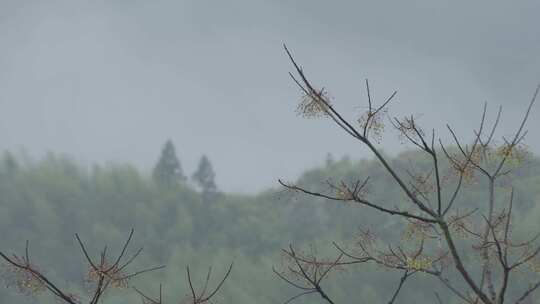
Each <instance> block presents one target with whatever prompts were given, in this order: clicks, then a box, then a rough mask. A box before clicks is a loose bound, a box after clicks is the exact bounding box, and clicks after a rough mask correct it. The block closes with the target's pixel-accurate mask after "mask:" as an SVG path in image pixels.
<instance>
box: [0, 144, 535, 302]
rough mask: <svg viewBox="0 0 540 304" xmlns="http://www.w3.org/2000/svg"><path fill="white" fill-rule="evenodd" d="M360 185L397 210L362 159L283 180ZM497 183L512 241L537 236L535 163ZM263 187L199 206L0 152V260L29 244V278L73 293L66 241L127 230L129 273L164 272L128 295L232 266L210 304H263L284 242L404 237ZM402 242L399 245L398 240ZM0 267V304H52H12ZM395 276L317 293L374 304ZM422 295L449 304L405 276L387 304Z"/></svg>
mask: <svg viewBox="0 0 540 304" xmlns="http://www.w3.org/2000/svg"><path fill="white" fill-rule="evenodd" d="M392 162H393V164H394V165H395V166H396V167H397V168H406V167H407V166H409V165H410V164H411V163H414V164H415V166H417V167H418V168H421V167H422V164H423V162H426V160H425V159H424V158H423V157H422V156H421V155H420V154H419V153H416V152H406V153H402V154H400V155H399V156H398V157H396V158H394V159H393V160H392ZM426 164H427V163H426ZM239 165H240V164H239ZM217 174H218V175H219V172H217ZM366 176H370V177H371V178H370V180H371V184H370V187H369V194H368V195H369V196H370V197H372V198H373V199H374V200H377V201H378V202H383V203H384V204H387V205H388V206H390V207H392V206H395V205H399V206H401V205H402V204H405V203H406V200H405V199H404V197H403V195H402V194H401V193H400V191H399V189H398V188H397V187H396V186H395V184H394V182H393V181H392V179H391V178H390V177H389V176H388V175H387V174H386V173H385V172H384V171H383V170H382V169H381V168H380V165H379V164H378V163H377V162H375V161H374V160H351V159H349V158H343V159H341V160H337V161H332V160H331V159H329V160H328V161H327V162H326V164H324V165H322V166H320V167H318V168H314V169H311V170H308V171H306V172H305V173H304V174H303V175H302V176H301V177H300V178H299V180H298V181H294V182H295V183H297V184H300V185H303V186H305V187H307V188H311V189H318V190H320V191H325V190H327V184H325V180H327V179H332V180H334V181H339V180H355V179H358V178H362V177H366ZM509 178H511V179H512V184H513V185H514V187H515V195H516V196H515V202H514V204H515V213H514V216H515V217H516V218H517V219H518V220H516V222H517V223H520V224H521V226H520V227H521V228H522V229H520V230H518V231H516V233H517V234H518V235H522V236H525V235H531V234H532V233H533V232H536V231H540V223H538V218H540V205H539V204H538V202H539V201H540V187H538V185H539V184H540V159H538V158H536V157H533V156H530V155H529V156H528V157H527V159H526V160H525V162H524V164H523V166H521V167H520V168H516V169H515V170H514V171H513V173H512V176H511V177H509ZM269 186H270V187H269V189H268V190H267V191H264V192H262V193H259V194H257V195H241V194H234V193H220V194H219V195H215V196H212V199H208V196H207V195H203V194H204V193H205V192H204V191H203V190H201V187H196V186H195V185H192V184H191V183H190V182H189V181H187V180H186V179H181V180H179V182H178V183H175V184H173V185H163V184H160V183H157V182H156V181H155V179H153V178H152V174H150V173H148V172H141V171H140V170H138V169H137V168H135V167H133V166H131V165H129V164H106V165H95V166H93V167H91V168H86V167H83V166H80V165H79V164H78V163H76V162H75V161H72V160H70V158H68V157H64V156H59V155H55V154H49V155H48V156H47V157H45V158H43V159H41V160H29V159H28V158H24V157H19V156H16V155H15V156H14V155H12V154H10V153H4V154H3V156H2V159H1V164H0V231H1V232H2V233H1V234H0V244H1V245H0V251H2V252H4V253H12V252H17V253H19V254H21V253H23V252H24V248H25V240H29V244H30V247H29V248H30V253H31V256H32V260H33V262H34V263H35V264H36V265H37V266H38V267H39V269H41V270H43V271H44V272H45V273H47V274H48V275H49V276H50V277H51V278H53V279H54V280H55V281H56V282H57V283H58V285H61V286H65V287H66V289H67V290H70V291H71V292H75V293H84V282H83V281H84V278H85V275H86V271H87V266H88V265H87V264H86V261H85V259H84V257H83V255H82V253H81V252H80V249H79V247H78V246H77V243H76V240H75V237H74V234H75V233H78V234H79V235H80V236H81V238H82V239H83V240H84V241H85V243H86V244H87V247H88V250H89V251H90V252H91V253H92V254H94V255H97V254H98V252H99V250H101V249H102V247H103V246H104V245H108V246H109V250H110V251H111V252H117V251H118V250H120V249H121V246H122V242H123V241H124V240H125V238H126V237H127V235H128V234H129V231H130V229H131V228H134V229H135V234H134V239H133V242H132V244H131V246H130V248H129V250H130V252H134V251H136V249H137V248H138V247H144V250H143V252H142V254H141V255H140V256H139V257H138V259H137V261H136V262H135V263H134V265H133V266H134V269H135V268H137V267H142V268H144V267H149V266H155V265H161V264H164V265H166V269H164V270H159V271H156V272H151V273H148V274H145V275H142V276H140V277H138V278H136V279H134V280H132V281H131V282H130V285H131V286H135V287H137V288H138V289H140V290H143V291H144V292H145V293H147V294H149V295H156V294H157V291H158V288H159V284H160V283H161V284H163V293H164V302H165V303H178V302H179V301H180V300H181V299H182V298H184V297H185V295H186V294H187V293H188V292H189V289H188V287H187V283H186V278H185V267H186V265H189V266H190V269H191V271H192V272H193V273H194V276H195V277H196V278H198V279H201V280H202V279H203V278H204V276H205V274H206V271H207V267H208V266H213V269H214V270H213V271H214V272H215V273H216V275H218V277H219V274H221V273H223V272H225V271H226V270H227V267H228V265H229V264H230V263H231V262H232V261H234V268H233V270H232V273H231V276H230V277H229V279H228V280H227V281H226V282H225V285H224V286H223V289H222V290H221V293H220V294H219V296H218V298H216V301H215V302H216V303H238V304H242V303H246V304H247V303H261V304H265V303H268V304H270V303H282V302H283V301H285V300H286V299H287V298H288V297H290V296H292V295H293V294H294V293H295V292H296V291H295V290H292V289H291V288H290V287H289V286H288V285H287V284H285V283H284V282H283V281H280V280H279V279H278V278H277V277H276V276H275V275H274V274H273V272H272V267H273V266H275V267H276V268H277V269H279V268H280V267H281V262H282V260H281V259H282V257H281V254H280V249H281V248H283V247H287V246H288V245H289V244H291V243H292V244H294V245H295V247H296V248H302V249H304V250H308V251H309V250H318V252H319V254H323V255H324V254H325V253H327V254H328V255H329V256H332V255H333V254H335V249H333V247H332V241H336V242H338V243H341V244H351V243H353V241H354V238H355V235H356V233H357V232H358V228H359V227H360V226H362V227H363V226H366V227H372V228H373V229H374V230H376V231H377V233H379V234H380V235H382V236H383V237H384V236H385V235H386V234H388V235H390V232H395V231H396V230H402V231H404V233H405V231H406V229H405V227H406V224H407V223H406V222H403V220H401V219H399V218H393V217H391V216H387V215H381V214H378V213H376V212H374V211H372V210H368V209H365V208H358V207H357V206H354V205H352V204H347V203H342V202H335V201H325V200H322V199H320V200H314V199H312V198H309V197H306V196H304V195H302V194H300V193H291V192H287V191H284V189H283V188H280V187H278V186H279V185H278V184H277V181H276V184H275V185H269ZM481 186H482V185H480V184H478V183H475V182H471V183H470V184H468V185H467V186H466V188H465V190H464V191H463V196H461V197H459V198H458V201H457V203H456V204H457V206H458V208H459V209H461V210H467V209H468V208H474V206H475V204H476V203H475V202H477V201H479V200H483V199H485V197H486V195H487V194H486V193H485V192H483V191H481V190H482V189H485V188H483V187H481ZM505 187H506V186H505V185H504V184H501V185H499V187H498V188H497V191H507V189H506V188H505ZM403 238H404V240H403V241H404V242H406V241H407V239H406V235H405V234H404V235H403ZM471 258H474V257H471ZM3 266H4V267H3V272H2V274H3V277H4V281H3V283H4V285H9V286H10V287H8V288H3V287H2V289H0V303H54V300H52V298H51V297H50V296H49V295H47V294H46V293H43V294H35V295H29V296H24V295H20V294H19V293H18V289H17V287H16V286H13V284H14V281H13V276H12V274H10V272H9V269H8V268H6V267H5V266H6V265H5V264H3ZM530 275H531V274H526V273H524V274H523V277H522V278H519V277H515V278H514V279H515V280H524V284H526V282H527V278H529V276H530ZM532 275H535V274H534V273H533V274H532ZM218 277H216V280H217V278H218ZM398 277H399V275H398V274H397V273H393V272H390V271H387V270H383V269H382V268H380V267H377V266H375V265H369V264H363V265H358V266H357V267H356V268H354V267H353V268H348V269H347V271H343V272H338V273H337V274H335V275H334V277H332V278H331V280H328V281H327V283H326V284H327V285H326V290H327V292H328V293H330V294H332V296H333V298H334V299H335V300H336V301H337V302H339V303H353V302H354V303H386V302H387V301H388V297H389V291H388V290H389V289H393V288H394V287H395V285H396V284H397V279H398ZM201 280H199V281H201ZM201 282H202V281H201ZM434 291H437V292H438V293H439V294H440V295H443V296H445V295H448V297H447V298H448V299H450V298H451V297H450V295H449V293H448V292H447V291H446V289H445V288H444V287H443V286H441V284H440V283H439V282H437V281H434V280H431V279H430V278H429V277H426V276H423V275H417V276H415V277H414V278H413V279H411V280H410V281H408V282H407V285H406V288H404V290H403V292H402V293H401V294H400V298H401V299H403V301H398V303H419V304H422V303H434V302H435V298H434V293H433V292H434ZM298 301H299V303H319V301H320V298H319V297H318V296H317V295H314V296H312V297H306V298H302V299H299V300H298ZM139 302H140V299H139V297H138V295H137V294H136V293H135V292H134V291H133V290H132V289H115V290H114V291H112V292H111V293H110V294H108V295H107V297H106V298H105V300H104V303H115V304H127V303H139ZM445 303H459V301H458V300H457V299H456V300H455V301H453V302H445ZM536 303H540V301H538V300H537V302H536Z"/></svg>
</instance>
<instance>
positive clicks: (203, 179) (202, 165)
mask: <svg viewBox="0 0 540 304" xmlns="http://www.w3.org/2000/svg"><path fill="white" fill-rule="evenodd" d="M215 177H216V174H215V173H214V169H213V168H212V164H211V163H210V160H209V159H208V157H207V156H206V155H203V156H202V157H201V160H200V161H199V166H198V168H197V171H195V173H193V175H192V177H191V178H192V179H193V180H194V181H195V182H196V183H197V185H198V186H199V187H201V190H202V194H203V199H204V198H209V196H212V195H213V194H216V193H217V186H216V182H215Z"/></svg>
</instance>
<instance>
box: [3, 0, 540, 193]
mask: <svg viewBox="0 0 540 304" xmlns="http://www.w3.org/2000/svg"><path fill="white" fill-rule="evenodd" d="M539 10H540V3H539V2H538V1H534V0H528V1H520V2H519V4H518V3H516V2H510V1H475V2H465V1H428V0H418V1H412V2H411V1H408V2H397V1H396V2H390V1H338V2H332V1H322V0H300V1H292V2H291V1H263V0H249V1H248V0H231V1H213V2H211V1H201V0H196V1H195V0H186V1H166V0H163V1H136V0H133V1H125V0H122V1H72V0H63V1H62V0H57V1H19V0H3V1H0V139H1V140H0V149H2V150H4V149H9V150H12V151H16V150H18V149H22V148H24V149H26V150H27V152H28V153H29V154H30V155H34V156H43V155H44V154H45V153H46V151H54V152H57V153H65V154H68V155H71V156H72V157H74V158H75V159H77V160H78V161H79V162H82V163H85V164H88V165H90V164H93V163H95V162H99V163H105V162H107V161H115V162H128V163H133V164H135V165H137V166H138V167H141V168H145V170H146V171H147V172H149V171H150V170H151V169H152V167H153V165H154V163H155V161H156V160H157V158H158V156H159V152H160V148H161V145H162V144H163V143H164V142H165V140H166V139H168V138H171V139H172V140H173V142H174V143H175V144H176V146H177V151H178V155H179V158H180V159H181V161H182V164H183V166H184V168H185V170H186V172H192V171H194V170H195V167H196V164H197V161H198V159H199V157H200V156H201V155H202V154H203V153H204V154H207V155H208V156H209V158H210V159H211V160H212V162H213V164H214V167H215V169H216V172H217V173H218V174H217V183H218V185H219V186H220V187H221V188H222V189H224V190H226V191H239V192H250V193H255V192H257V191H259V190H262V189H265V188H266V187H269V186H274V185H276V180H277V178H286V179H293V178H295V177H298V176H299V174H301V172H303V170H304V169H306V168H310V167H313V166H314V165H318V164H320V163H321V160H322V159H323V158H324V156H325V155H326V153H327V152H331V153H332V154H334V155H335V156H336V157H338V158H339V157H341V156H342V155H345V154H348V155H351V156H352V157H354V158H360V157H364V156H368V154H367V153H366V150H365V149H364V148H363V147H360V146H359V145H357V144H355V143H354V141H351V140H350V138H348V137H347V136H346V134H344V133H343V132H341V131H340V130H338V129H336V128H334V127H333V126H330V122H329V121H328V120H316V121H304V120H302V119H300V118H298V117H297V116H296V114H295V111H294V110H295V107H296V104H297V102H298V99H299V97H300V93H299V91H298V89H297V88H296V87H295V85H294V84H293V82H292V81H291V79H290V78H289V77H288V75H287V72H289V71H291V68H292V67H291V66H290V63H289V62H288V59H287V57H286V55H285V53H284V51H283V49H282V43H287V45H288V46H289V47H290V49H291V50H292V51H293V52H294V54H295V55H296V57H297V59H298V61H299V62H300V63H301V64H302V65H303V66H304V68H305V71H306V72H307V73H308V74H309V75H310V76H311V78H312V79H313V81H314V82H315V83H317V84H318V85H320V86H324V87H325V88H327V89H328V91H329V93H330V95H331V96H332V97H333V98H334V99H335V104H336V105H337V106H338V107H339V108H340V109H342V110H343V111H344V112H345V113H347V115H349V116H350V118H351V119H354V118H356V117H358V115H359V113H360V111H361V110H362V108H361V107H364V106H365V100H366V96H365V91H364V89H363V83H364V79H365V78H369V79H370V81H371V84H372V89H373V94H374V97H375V99H376V100H378V101H381V100H382V99H383V98H385V97H386V96H387V95H388V94H390V93H391V92H392V90H394V89H395V90H398V95H397V99H396V101H397V102H396V103H395V104H394V105H392V107H391V110H392V111H391V113H392V114H393V115H398V116H402V115H405V114H410V113H414V114H422V116H421V119H420V122H421V123H422V124H424V125H425V126H426V127H427V128H428V129H430V128H431V127H434V128H436V129H437V130H439V131H440V132H441V136H442V137H443V138H445V139H448V136H447V134H446V132H445V123H446V122H449V123H451V124H452V125H454V126H455V127H456V130H457V131H458V133H460V134H463V136H465V137H466V136H467V135H466V134H469V135H471V134H470V133H465V132H470V129H471V128H473V127H475V126H476V125H477V118H478V116H479V115H480V113H481V110H482V104H483V103H484V101H488V102H489V105H490V111H489V114H491V115H492V116H490V117H493V116H494V115H495V113H496V109H497V107H498V106H499V105H503V106H504V114H503V120H502V121H503V124H502V126H501V127H502V130H503V131H502V134H509V133H511V132H512V130H514V129H515V128H516V124H517V119H518V117H519V116H520V115H521V114H522V113H523V111H524V109H525V107H526V105H527V102H528V100H529V99H530V96H531V95H532V92H533V90H534V88H535V86H536V84H537V83H538V82H539V81H540V72H539V71H540V57H539V56H538V54H539V53H540V39H538V28H540V19H539V18H538V11H539ZM531 115H532V119H531V120H530V122H529V128H530V129H531V132H530V134H529V138H528V142H527V143H528V144H529V145H530V146H531V148H532V150H533V151H535V152H537V153H538V152H540V142H539V141H538V140H537V138H538V133H537V132H536V130H538V129H539V127H540V123H539V121H540V120H539V119H538V117H540V108H539V107H536V108H534V110H533V113H532V114H531ZM387 138H388V139H387V140H385V141H384V142H383V144H384V146H385V151H387V152H388V153H391V154H397V152H399V151H401V150H402V149H403V147H402V146H401V145H400V144H399V141H398V140H397V139H396V136H395V135H392V134H390V135H388V136H387Z"/></svg>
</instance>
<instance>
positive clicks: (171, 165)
mask: <svg viewBox="0 0 540 304" xmlns="http://www.w3.org/2000/svg"><path fill="white" fill-rule="evenodd" d="M152 176H153V178H154V180H155V181H156V182H157V183H158V184H160V185H164V186H172V185H176V184H178V183H179V182H182V181H185V180H186V177H185V176H184V173H183V171H182V166H181V165H180V161H179V160H178V157H177V156H176V150H175V148H174V144H173V143H172V141H171V140H170V139H169V140H167V142H165V145H163V149H162V150H161V156H160V158H159V160H158V162H157V164H156V166H155V167H154V171H153V174H152Z"/></svg>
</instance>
